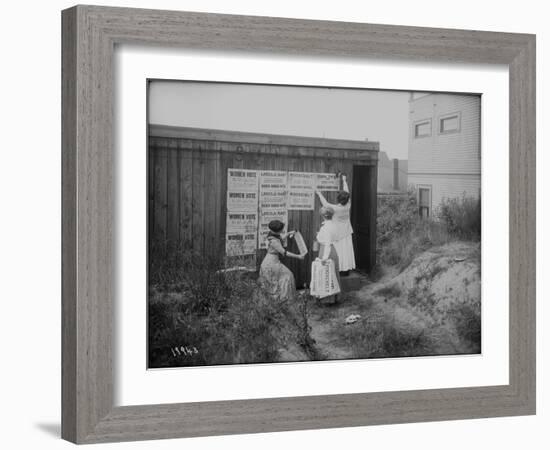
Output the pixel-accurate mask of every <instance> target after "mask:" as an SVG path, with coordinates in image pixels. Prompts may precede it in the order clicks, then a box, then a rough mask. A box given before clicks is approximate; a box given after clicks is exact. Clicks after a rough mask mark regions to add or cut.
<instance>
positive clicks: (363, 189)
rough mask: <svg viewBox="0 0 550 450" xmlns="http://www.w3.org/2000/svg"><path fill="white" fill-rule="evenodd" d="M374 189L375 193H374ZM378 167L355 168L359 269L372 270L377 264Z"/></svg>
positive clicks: (354, 216) (354, 222) (354, 211)
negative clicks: (376, 194)
mask: <svg viewBox="0 0 550 450" xmlns="http://www.w3.org/2000/svg"><path fill="white" fill-rule="evenodd" d="M373 189H374V191H373ZM373 192H375V193H376V167H374V169H373V167H372V166H359V165H354V166H353V183H352V189H351V224H352V226H353V237H354V238H353V243H354V251H355V263H356V265H357V269H358V270H360V271H364V272H369V271H370V270H372V268H373V267H374V265H375V264H376V201H373V197H374V199H376V196H375V195H374V196H373Z"/></svg>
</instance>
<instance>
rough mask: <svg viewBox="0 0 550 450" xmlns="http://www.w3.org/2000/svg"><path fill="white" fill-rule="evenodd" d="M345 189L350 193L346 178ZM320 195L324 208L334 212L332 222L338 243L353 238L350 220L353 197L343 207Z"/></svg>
mask: <svg viewBox="0 0 550 450" xmlns="http://www.w3.org/2000/svg"><path fill="white" fill-rule="evenodd" d="M343 188H344V191H346V192H348V193H349V188H348V182H347V181H346V179H345V178H344V180H343ZM318 194H319V199H320V200H321V204H322V205H323V206H324V207H327V206H329V207H331V208H332V209H333V210H334V216H332V222H334V223H335V225H336V231H335V238H336V240H337V241H339V240H340V239H344V238H345V237H348V236H351V235H352V234H353V228H352V226H351V220H350V210H351V197H350V199H349V200H348V202H347V203H346V204H345V205H341V204H340V203H337V204H332V203H329V202H327V200H326V198H325V197H324V196H323V194H321V192H319V193H318Z"/></svg>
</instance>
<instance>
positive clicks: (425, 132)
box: [414, 120, 432, 138]
mask: <svg viewBox="0 0 550 450" xmlns="http://www.w3.org/2000/svg"><path fill="white" fill-rule="evenodd" d="M431 134H432V121H431V120H423V121H422V122H417V123H415V124H414V137H415V138H419V137H426V136H431Z"/></svg>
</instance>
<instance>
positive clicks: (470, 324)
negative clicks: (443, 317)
mask: <svg viewBox="0 0 550 450" xmlns="http://www.w3.org/2000/svg"><path fill="white" fill-rule="evenodd" d="M448 315H449V317H450V319H451V320H452V322H453V323H454V326H455V328H456V331H457V334H458V335H459V337H460V338H461V339H463V340H464V341H466V342H468V343H469V344H470V345H472V347H473V348H474V349H475V350H476V351H478V352H479V351H480V350H481V303H480V302H479V301H472V300H470V299H465V300H462V301H460V302H458V303H455V304H454V305H453V306H452V307H451V308H450V309H449V312H448Z"/></svg>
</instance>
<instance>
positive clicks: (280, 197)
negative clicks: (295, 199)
mask: <svg viewBox="0 0 550 450" xmlns="http://www.w3.org/2000/svg"><path fill="white" fill-rule="evenodd" d="M287 190H288V189H287V172H285V171H281V170H262V171H261V172H260V207H261V204H262V203H267V202H270V203H274V202H277V203H286V196H287Z"/></svg>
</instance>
